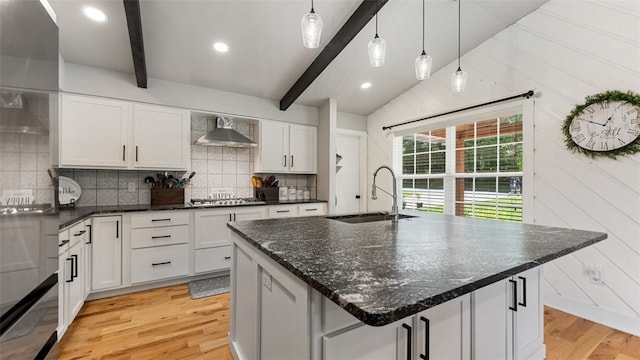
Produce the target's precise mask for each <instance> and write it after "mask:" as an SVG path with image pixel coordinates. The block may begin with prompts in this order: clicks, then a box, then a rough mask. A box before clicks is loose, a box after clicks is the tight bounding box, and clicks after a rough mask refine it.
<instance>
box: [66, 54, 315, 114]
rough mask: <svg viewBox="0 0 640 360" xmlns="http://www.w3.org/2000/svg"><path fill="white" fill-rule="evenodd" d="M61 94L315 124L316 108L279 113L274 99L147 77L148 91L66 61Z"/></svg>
mask: <svg viewBox="0 0 640 360" xmlns="http://www.w3.org/2000/svg"><path fill="white" fill-rule="evenodd" d="M60 76H61V80H60V86H61V88H62V90H63V91H65V92H70V93H78V94H89V95H96V96H104V97H109V98H116V99H125V100H132V101H139V102H146V103H152V104H161V105H168V106H176V107H182V108H187V109H191V110H200V111H207V112H215V113H218V114H224V115H235V116H242V117H247V118H254V119H269V120H280V121H287V122H292V123H299V124H307V125H318V109H317V108H315V107H312V106H303V105H297V104H294V105H291V107H289V109H287V111H281V110H280V108H279V103H278V102H277V101H275V100H268V99H262V98H258V97H254V96H248V95H241V94H235V93H230V92H226V91H221V90H215V89H209V88H203V87H198V86H192V85H185V84H179V83H175V82H170V81H164V80H159V79H154V78H149V79H148V82H147V89H142V88H139V87H137V86H136V81H135V76H134V75H133V74H127V73H121V72H116V71H110V70H105V69H100V68H95V67H90V66H84V65H78V64H73V63H69V62H66V63H65V64H64V68H63V71H61V72H60Z"/></svg>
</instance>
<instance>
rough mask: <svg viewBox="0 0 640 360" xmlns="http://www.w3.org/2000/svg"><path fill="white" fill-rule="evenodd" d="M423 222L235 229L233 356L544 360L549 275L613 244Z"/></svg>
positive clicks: (590, 237) (504, 226) (584, 234)
mask: <svg viewBox="0 0 640 360" xmlns="http://www.w3.org/2000/svg"><path fill="white" fill-rule="evenodd" d="M416 215H417V216H418V217H416V218H406V219H401V220H400V221H399V222H398V223H392V222H391V221H389V220H387V221H375V222H364V223H345V222H343V221H340V220H341V219H330V218H325V217H309V218H297V219H287V220H261V221H245V222H235V223H230V224H229V225H228V226H229V228H230V232H231V241H232V259H233V260H232V267H231V296H232V299H231V329H230V330H231V331H230V336H229V342H230V347H231V349H232V352H233V353H234V356H235V357H236V358H238V359H256V358H313V359H328V358H356V357H357V358H363V359H364V358H369V359H370V358H403V359H404V358H407V359H408V358H418V356H420V355H422V356H424V357H428V356H429V355H430V356H431V358H442V357H446V358H470V357H472V356H473V357H475V358H492V357H493V358H495V357H496V356H497V357H504V358H522V359H528V358H539V359H542V358H544V355H545V354H544V344H543V341H542V305H543V303H542V298H541V289H540V281H541V278H542V277H541V266H540V265H541V264H543V263H545V262H548V261H551V260H553V259H556V258H558V257H561V256H563V255H566V254H569V253H571V252H574V251H577V250H579V249H581V248H583V247H586V246H589V245H592V244H594V243H596V242H598V241H601V240H604V239H605V238H606V234H603V233H596V232H589V231H580V230H571V229H561V228H553V227H545V226H538V225H527V224H519V223H506V222H498V221H490V220H479V219H470V218H463V217H454V216H447V215H438V214H419V215H418V214H416ZM503 307H504V309H503ZM424 357H423V358H424Z"/></svg>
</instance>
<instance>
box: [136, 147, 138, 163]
mask: <svg viewBox="0 0 640 360" xmlns="http://www.w3.org/2000/svg"><path fill="white" fill-rule="evenodd" d="M136 162H138V145H136Z"/></svg>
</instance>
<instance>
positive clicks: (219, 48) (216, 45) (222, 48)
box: [213, 42, 229, 53]
mask: <svg viewBox="0 0 640 360" xmlns="http://www.w3.org/2000/svg"><path fill="white" fill-rule="evenodd" d="M213 48H214V49H215V50H216V51H217V52H222V53H224V52H227V51H229V46H228V45H227V44H225V43H223V42H217V43H214V44H213Z"/></svg>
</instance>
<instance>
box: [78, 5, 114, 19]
mask: <svg viewBox="0 0 640 360" xmlns="http://www.w3.org/2000/svg"><path fill="white" fill-rule="evenodd" d="M82 12H84V14H85V15H86V16H87V17H88V18H89V19H91V20H93V21H97V22H105V21H107V19H108V17H107V14H105V13H104V11H102V10H100V9H97V8H94V7H91V6H85V7H83V8H82Z"/></svg>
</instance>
